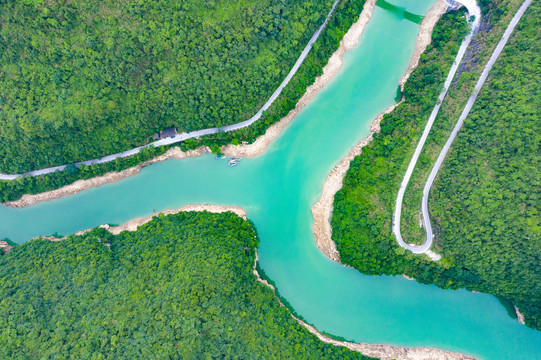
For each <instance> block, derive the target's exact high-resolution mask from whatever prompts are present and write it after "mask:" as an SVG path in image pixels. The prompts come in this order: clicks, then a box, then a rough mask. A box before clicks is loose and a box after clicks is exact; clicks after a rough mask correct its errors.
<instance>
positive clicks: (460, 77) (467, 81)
mask: <svg viewBox="0 0 541 360" xmlns="http://www.w3.org/2000/svg"><path fill="white" fill-rule="evenodd" d="M521 4H522V0H496V1H484V2H481V3H480V6H481V9H482V11H483V14H484V16H483V17H482V19H481V24H480V29H479V31H478V32H477V33H476V34H475V36H474V38H473V39H472V43H471V46H470V47H469V48H468V51H467V52H466V54H465V56H464V59H463V62H462V64H461V66H460V68H459V70H458V71H457V74H456V76H455V80H454V81H453V83H454V86H453V87H452V88H451V89H450V91H449V93H448V94H447V97H446V98H445V99H444V101H443V104H442V107H441V109H440V112H439V114H438V118H437V120H436V121H435V123H434V125H433V127H432V130H431V131H430V134H429V135H428V138H427V139H426V143H425V145H424V147H423V149H422V151H421V154H420V156H419V161H418V162H417V164H416V166H415V169H414V171H413V174H412V177H411V179H410V181H409V184H408V187H407V189H406V192H405V194H404V201H403V206H402V221H401V224H400V225H401V232H402V236H403V237H404V238H405V239H407V240H408V242H410V243H417V244H420V243H422V242H423V241H424V239H425V233H424V228H422V227H420V226H419V225H420V224H421V199H422V196H423V188H424V185H425V183H426V181H427V179H428V175H429V174H430V171H431V170H432V167H433V165H434V163H435V162H436V159H437V157H438V155H439V153H440V152H441V149H442V147H443V145H444V144H445V141H446V139H447V138H448V136H449V134H450V133H451V131H452V129H453V127H454V126H455V124H456V120H457V119H458V117H459V116H460V113H461V112H462V109H463V108H464V106H465V104H466V101H467V99H468V98H469V97H470V95H471V92H472V89H473V86H474V84H475V82H476V81H477V79H478V78H479V76H480V72H481V70H482V68H483V66H484V64H485V63H486V62H487V61H488V58H489V56H490V54H491V52H492V50H493V49H494V47H495V46H496V44H497V42H498V41H500V38H501V35H502V34H503V31H504V30H505V28H506V26H507V24H508V23H509V21H510V19H511V17H512V16H513V15H514V13H515V12H516V11H517V10H518V8H519V6H520V5H521Z"/></svg>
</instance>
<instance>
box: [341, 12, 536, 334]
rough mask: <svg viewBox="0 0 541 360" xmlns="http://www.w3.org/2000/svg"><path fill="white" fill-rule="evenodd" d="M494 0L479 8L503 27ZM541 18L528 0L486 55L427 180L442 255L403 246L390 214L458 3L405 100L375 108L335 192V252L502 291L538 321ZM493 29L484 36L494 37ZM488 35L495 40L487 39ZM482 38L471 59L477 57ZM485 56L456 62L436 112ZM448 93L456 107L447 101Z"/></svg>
mask: <svg viewBox="0 0 541 360" xmlns="http://www.w3.org/2000/svg"><path fill="white" fill-rule="evenodd" d="M500 4H502V3H501V2H494V3H491V4H489V5H487V6H488V7H491V6H492V10H493V11H491V12H489V13H488V14H487V15H486V17H490V19H492V20H491V21H493V23H492V26H493V28H492V29H496V28H499V29H503V28H504V27H503V26H499V24H498V22H505V23H507V22H508V21H509V18H510V17H512V15H513V14H514V11H513V10H510V8H511V7H509V6H508V4H507V3H503V5H502V6H501V7H500V6H499V5H500ZM515 10H516V9H515ZM495 14H496V16H495ZM539 19H541V5H540V4H539V3H538V2H534V3H532V5H531V6H530V8H529V9H528V11H527V12H526V14H525V15H524V17H523V19H522V20H521V22H520V23H519V25H518V26H517V28H516V29H515V32H514V33H513V35H512V37H511V39H510V41H509V43H508V45H507V46H506V48H505V50H504V52H503V53H502V55H501V57H500V59H499V60H498V61H497V63H496V65H495V66H494V69H493V70H492V72H491V74H490V77H489V81H488V82H487V83H486V84H485V86H484V88H483V89H482V91H481V94H480V96H479V98H478V99H477V102H476V103H475V105H474V108H473V110H472V112H471V115H470V117H469V118H468V119H467V121H466V123H465V125H464V127H463V129H462V130H461V132H460V133H459V136H458V138H457V140H456V143H455V144H454V146H453V148H452V149H451V153H450V155H449V158H448V159H447V161H446V163H445V165H444V168H442V170H440V178H439V179H436V182H435V184H436V185H435V188H434V189H433V191H432V198H431V199H430V200H429V207H430V209H431V211H432V215H433V218H434V220H435V226H436V231H435V233H436V242H435V249H436V251H437V252H439V253H441V254H442V256H443V258H442V260H441V261H439V262H433V261H430V260H428V258H427V257H425V256H415V255H413V254H412V253H411V252H409V251H405V250H404V249H402V248H400V247H399V246H398V245H397V244H396V239H395V238H394V236H393V235H392V233H391V222H392V214H393V210H394V204H395V199H396V194H397V191H398V188H399V186H400V181H401V180H402V177H403V174H404V172H405V169H406V167H407V164H408V162H409V160H410V158H411V154H412V153H413V149H414V147H415V145H416V144H417V141H418V139H419V137H420V135H421V130H422V128H423V127H424V124H425V122H426V119H427V118H428V113H429V111H430V110H431V109H432V106H433V104H434V103H435V101H436V96H437V93H438V92H439V89H440V88H441V86H442V83H443V79H444V77H443V75H440V70H441V71H442V73H443V74H445V73H446V71H447V70H448V68H449V66H450V64H451V61H452V59H453V58H454V54H455V53H456V50H457V47H458V43H459V41H460V39H461V37H462V36H461V35H462V34H463V32H460V31H454V30H453V29H458V28H460V27H459V26H457V25H458V24H457V21H459V18H458V16H457V14H447V15H445V16H444V17H443V18H442V20H440V22H439V23H438V25H437V28H436V31H435V32H434V35H433V39H434V40H435V41H433V45H432V46H430V47H429V49H427V51H426V53H425V54H424V55H423V56H422V59H421V62H420V65H419V67H418V68H417V69H416V70H415V71H414V74H413V75H412V77H411V78H410V80H409V81H408V83H407V84H406V89H405V94H404V96H405V102H404V103H403V104H402V105H400V106H399V107H397V109H395V111H394V112H393V113H391V114H389V115H387V116H385V117H384V119H383V121H382V127H381V133H380V134H378V135H377V136H376V137H375V140H374V141H372V142H371V143H370V144H369V145H368V146H367V147H366V148H364V149H363V153H362V154H361V156H359V157H357V158H356V159H355V160H354V161H352V163H351V168H350V170H349V171H348V173H347V175H346V178H345V179H344V187H343V189H342V190H340V191H339V192H338V193H337V195H336V197H335V203H334V206H335V210H334V215H333V219H332V226H333V239H334V241H335V242H336V243H337V247H338V250H339V252H340V258H341V261H342V262H343V263H345V264H348V265H351V266H353V267H355V268H357V269H359V270H360V271H362V272H364V273H368V274H407V275H410V276H413V277H415V278H416V279H417V280H418V281H420V282H423V283H428V284H436V285H438V286H440V287H443V288H451V289H457V288H461V287H466V288H467V289H470V290H477V291H482V292H487V293H493V294H496V295H499V296H501V297H503V298H506V299H509V300H511V302H512V303H513V304H515V305H517V306H518V307H519V308H520V310H521V312H523V313H524V315H525V316H526V323H527V325H529V326H531V327H533V328H537V329H541V311H540V310H541V298H540V295H541V276H540V274H541V265H540V264H541V262H540V255H539V254H540V253H541V229H540V226H539V204H540V202H539V190H540V189H539V184H540V183H539V168H540V167H539V165H540V153H539V142H540V135H539V131H538V127H539V109H540V108H541V96H540V92H539V88H538V84H539V83H540V81H541V71H540V69H541V67H540V66H539V65H540V61H541V40H540V39H541V36H540V35H541V33H540V29H541V26H540V23H539ZM489 29H490V27H489ZM501 34H502V31H500V32H496V33H492V34H491V33H490V32H488V33H486V34H482V36H484V37H485V38H487V39H489V38H491V37H492V38H496V39H498V38H499V37H500V36H501ZM489 43H490V44H494V43H495V41H493V40H490V41H487V42H485V43H484V45H487V44H489ZM489 49H491V48H490V47H488V46H487V47H486V48H485V49H483V51H481V54H480V55H478V58H482V59H485V60H486V58H487V57H488V56H490V53H491V50H489ZM483 63H484V61H479V62H478V63H477V64H476V67H474V66H473V65H475V64H473V65H472V63H471V62H470V63H469V64H468V66H470V68H467V69H465V70H464V69H463V73H462V75H461V76H460V78H459V81H458V82H456V83H455V85H454V87H453V88H452V89H451V91H450V94H449V98H450V99H448V101H447V102H444V105H443V106H444V108H442V111H443V115H442V116H439V117H438V119H437V120H436V122H438V121H440V120H441V118H443V121H448V120H449V119H448V117H450V115H449V114H452V113H453V112H454V113H460V111H462V107H463V105H464V102H465V100H466V98H467V97H466V96H464V95H463V94H462V93H463V92H464V91H465V90H464V87H466V85H465V84H467V83H469V84H470V85H472V84H473V83H474V82H475V81H476V80H477V74H475V75H472V73H474V72H478V71H479V70H480V69H481V68H482V66H483ZM435 69H437V71H434V70H435ZM467 93H468V95H469V94H471V87H469V90H468V91H467ZM451 104H454V105H455V106H456V108H455V109H452V110H450V109H449V106H450V105H451ZM445 107H447V108H445ZM454 121H456V117H455V118H454ZM446 130H447V131H448V129H447V128H446V127H441V126H440V127H436V128H435V129H433V131H436V132H437V133H436V134H435V135H433V136H434V138H435V139H438V138H439V139H440V140H443V141H445V139H446V137H445V134H446V133H445V132H444V131H446ZM417 226H418V225H417ZM407 240H408V241H411V240H410V239H409V238H408V239H407Z"/></svg>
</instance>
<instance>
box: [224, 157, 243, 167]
mask: <svg viewBox="0 0 541 360" xmlns="http://www.w3.org/2000/svg"><path fill="white" fill-rule="evenodd" d="M241 160H242V158H231V159H230V160H229V161H228V162H227V165H229V166H237V165H238V164H239V162H240V161H241Z"/></svg>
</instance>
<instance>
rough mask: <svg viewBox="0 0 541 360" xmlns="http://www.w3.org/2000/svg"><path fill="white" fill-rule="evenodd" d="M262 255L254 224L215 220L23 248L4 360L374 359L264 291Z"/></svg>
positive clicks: (200, 216)
mask: <svg viewBox="0 0 541 360" xmlns="http://www.w3.org/2000/svg"><path fill="white" fill-rule="evenodd" d="M256 246H257V238H256V234H255V231H254V229H253V228H252V227H251V226H250V223H248V222H246V221H244V220H242V219H241V218H239V217H237V216H236V215H234V214H232V213H224V214H211V213H206V212H203V213H196V212H191V213H179V214H176V215H170V216H167V217H164V216H163V215H162V216H159V217H158V218H155V219H154V220H153V221H151V222H149V223H147V224H145V225H143V226H142V227H140V228H139V230H138V231H137V232H124V233H121V234H120V235H117V236H113V235H111V234H110V233H109V232H107V231H105V230H103V229H95V230H93V231H92V232H90V233H87V234H85V235H83V236H70V237H68V239H66V240H64V241H62V242H50V241H48V240H34V241H30V242H28V243H25V244H23V245H20V246H16V247H15V248H14V249H13V250H12V251H11V252H10V253H8V254H7V255H4V256H0V299H1V300H0V304H1V306H0V343H1V344H2V345H1V346H0V358H2V359H29V358H55V359H77V360H79V359H121V358H126V359H148V358H156V359H212V358H231V359H233V358H235V359H367V358H366V357H364V356H362V355H360V354H359V353H355V352H351V351H349V350H348V349H346V348H343V347H335V346H332V345H328V344H325V343H323V342H321V341H319V340H318V339H317V338H316V337H315V336H314V335H312V334H310V333H309V332H308V331H307V330H306V329H305V328H304V327H302V326H301V325H299V324H297V322H296V321H295V320H294V319H293V318H292V317H291V316H290V315H289V311H288V310H287V308H285V307H281V306H280V304H279V302H278V300H277V299H276V297H275V295H274V294H273V292H272V290H271V289H269V288H268V287H267V286H265V285H263V284H262V283H260V282H258V281H256V277H255V275H254V274H253V272H252V270H253V265H254V260H255V248H256ZM109 247H110V248H109Z"/></svg>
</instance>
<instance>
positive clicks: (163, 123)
mask: <svg viewBox="0 0 541 360" xmlns="http://www.w3.org/2000/svg"><path fill="white" fill-rule="evenodd" d="M329 9H330V3H327V2H321V1H316V2H313V1H307V0H295V1H288V2H276V1H270V0H266V1H250V0H236V1H234V0H232V1H227V2H217V1H206V2H203V3H202V2H200V1H172V0H157V1H121V2H118V1H105V2H104V1H98V0H78V1H69V2H56V1H35V0H26V1H13V0H11V1H7V2H4V4H2V12H1V14H0V20H1V22H2V24H3V26H2V28H1V31H0V49H1V50H2V51H0V54H1V57H0V62H1V63H2V71H1V72H0V93H1V94H2V96H1V98H0V106H1V111H2V112H1V115H0V116H1V117H0V118H1V120H2V121H1V125H0V126H1V127H0V129H1V131H0V159H2V160H1V161H0V170H1V171H2V172H6V173H19V172H23V171H28V170H34V169H38V168H42V167H47V166H51V165H61V164H67V163H72V162H75V161H80V160H87V159H92V158H95V157H98V156H103V155H108V154H112V153H116V152H119V151H122V150H126V149H129V148H132V147H135V146H138V145H141V144H144V143H146V142H148V141H149V140H150V138H151V137H152V135H153V133H155V132H157V131H159V130H161V129H164V128H167V127H169V126H176V127H177V128H178V129H179V130H180V131H191V130H197V129H202V128H207V127H213V126H221V125H225V124H231V123H235V122H239V121H241V120H245V119H247V118H249V117H250V116H252V115H253V113H255V111H256V109H257V108H258V107H260V106H261V105H262V104H263V103H264V102H265V101H266V100H267V99H268V97H269V96H270V94H272V92H273V91H274V90H275V89H276V87H277V86H278V84H279V83H280V82H281V81H282V80H283V78H284V77H285V75H286V74H287V73H288V72H289V70H290V68H291V66H292V65H293V63H294V62H295V60H296V59H297V57H298V56H299V54H300V52H301V50H302V49H303V48H304V46H305V45H306V43H307V42H308V40H309V39H310V37H311V36H312V34H313V32H314V31H315V30H316V29H317V28H318V27H319V26H320V25H321V24H322V23H323V19H324V18H325V16H326V14H327V12H328V11H329Z"/></svg>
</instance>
